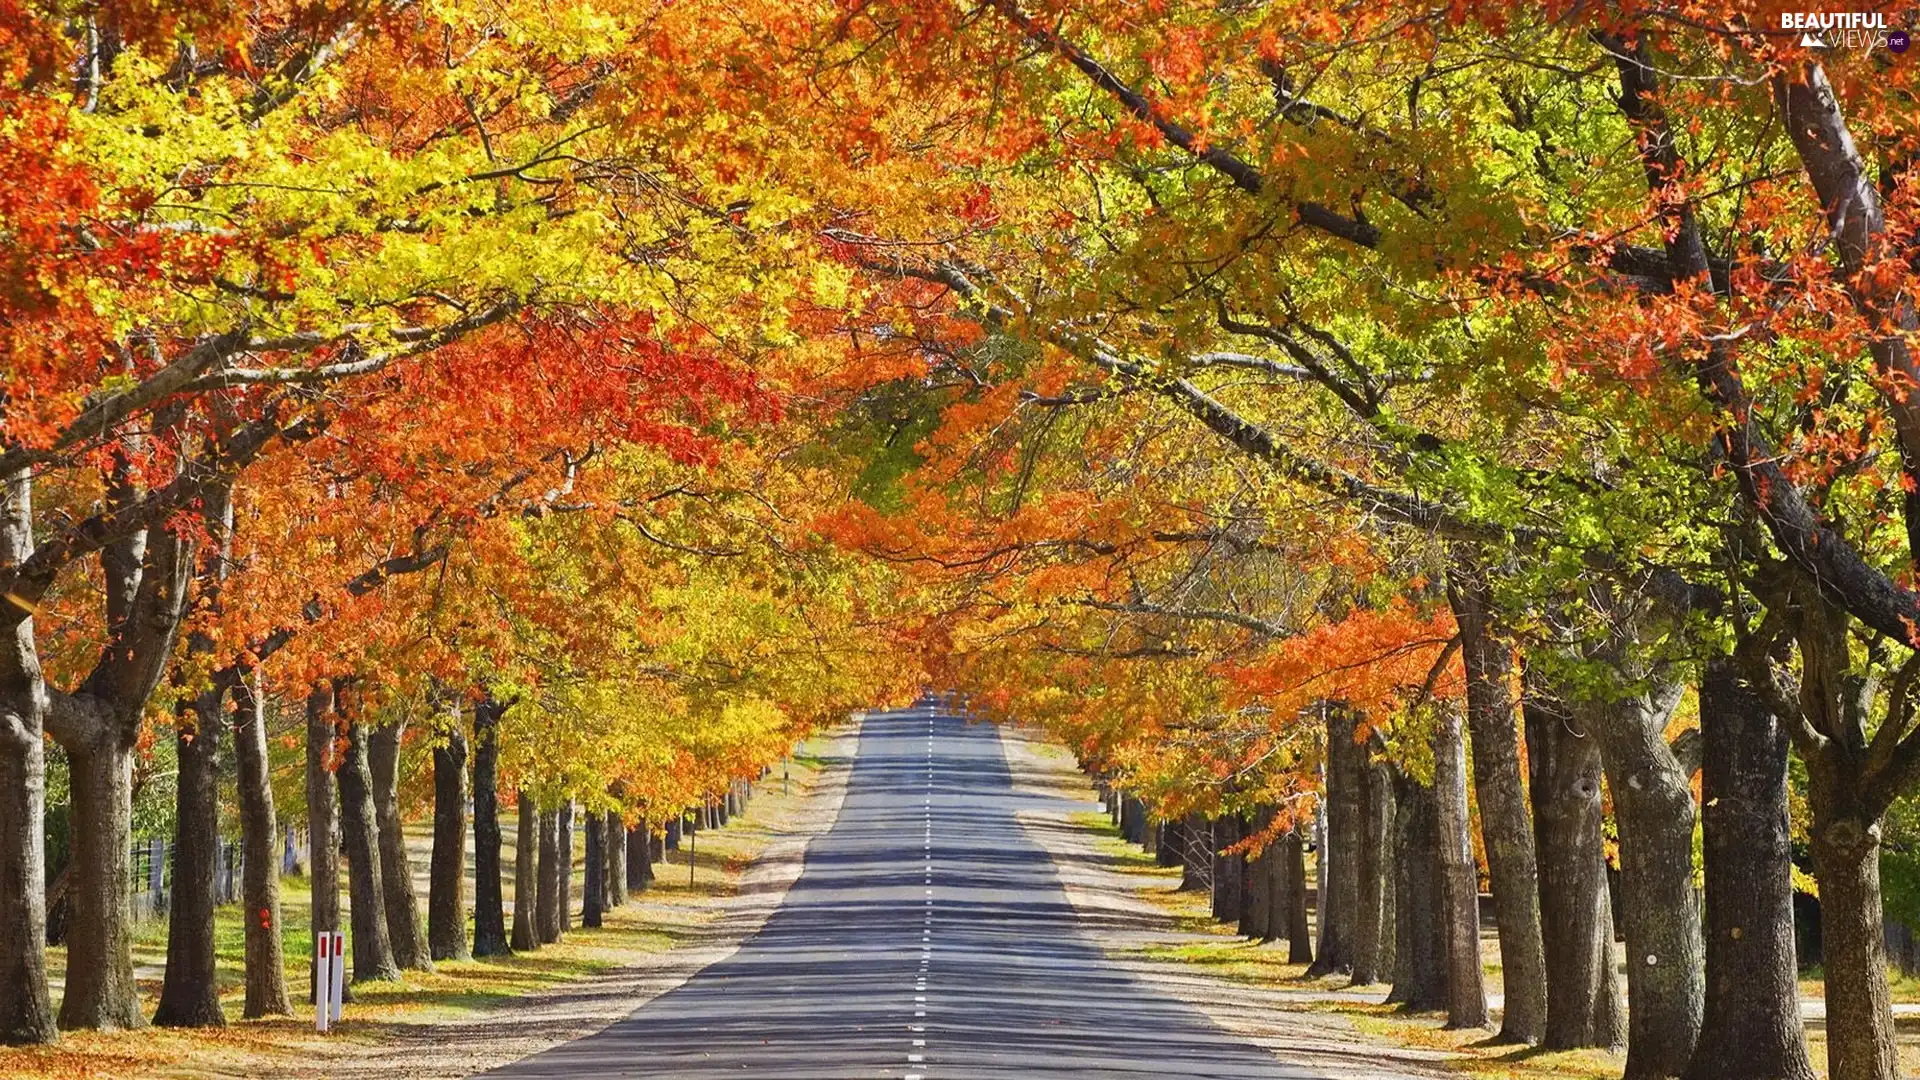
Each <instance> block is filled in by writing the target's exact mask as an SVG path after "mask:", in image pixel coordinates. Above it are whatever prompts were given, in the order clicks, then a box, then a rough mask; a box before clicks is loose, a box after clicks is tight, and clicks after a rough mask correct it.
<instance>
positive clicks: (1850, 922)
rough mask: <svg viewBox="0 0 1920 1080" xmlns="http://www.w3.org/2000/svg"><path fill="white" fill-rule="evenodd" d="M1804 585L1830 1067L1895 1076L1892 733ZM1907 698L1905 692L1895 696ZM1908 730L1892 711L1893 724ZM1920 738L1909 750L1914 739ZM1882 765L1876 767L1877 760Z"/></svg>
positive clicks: (1801, 620)
mask: <svg viewBox="0 0 1920 1080" xmlns="http://www.w3.org/2000/svg"><path fill="white" fill-rule="evenodd" d="M1800 586H1801V587H1800V588H1799V589H1797V590H1796V592H1797V593H1799V595H1797V596H1796V597H1795V599H1796V600H1797V601H1798V603H1797V605H1796V608H1797V610H1798V613H1799V614H1798V620H1797V621H1798V625H1797V627H1796V629H1795V634H1796V637H1797V639H1798V644H1799V649H1800V667H1801V679H1800V699H1799V705H1800V710H1801V713H1802V717H1803V720H1802V724H1801V725H1800V726H1801V728H1802V729H1803V730H1802V731H1801V733H1800V734H1799V735H1798V736H1797V738H1798V740H1799V743H1800V746H1799V749H1800V757H1801V760H1802V761H1804V762H1805V763H1806V766H1807V807H1808V809H1809V810H1810V811H1811V812H1812V817H1813V821H1812V824H1811V826H1810V827H1809V833H1810V835H1811V840H1812V847H1813V870H1814V877H1815V879H1816V880H1817V881H1818V882H1819V884H1820V949H1821V961H1822V966H1823V967H1824V969H1825V973H1826V991H1827V1075H1828V1076H1829V1077H1830V1078H1831V1080H1893V1078H1895V1077H1897V1076H1898V1075H1899V1056H1898V1052H1897V1049H1896V1044H1895V1041H1894V1027H1893V1002H1892V992H1891V989H1890V988H1889V986H1888V985H1887V949H1886V934H1885V930H1884V928H1883V926H1882V922H1881V895H1880V841H1881V819H1882V817H1883V816H1884V815H1885V814H1886V811H1887V806H1888V804H1889V803H1890V802H1891V801H1892V798H1891V796H1892V795H1894V794H1897V793H1898V790H1899V786H1898V785H1897V784H1894V785H1887V784H1884V783H1876V782H1873V781H1874V780H1875V779H1877V778H1881V777H1885V776H1886V775H1887V774H1888V773H1897V771H1898V770H1896V769H1892V768H1889V766H1888V763H1887V760H1886V759H1889V758H1891V757H1892V756H1894V751H1893V750H1892V748H1889V747H1887V746H1886V745H1885V742H1886V741H1887V740H1884V739H1881V738H1878V737H1876V738H1874V739H1872V740H1869V739H1868V738H1867V734H1866V729H1867V723H1868V714H1869V713H1870V711H1871V710H1872V708H1873V699H1874V697H1875V693H1874V687H1873V683H1872V681H1871V680H1869V679H1868V678H1867V677H1866V674H1865V673H1864V672H1862V671H1860V670H1859V669H1858V667H1857V666H1856V665H1855V663H1854V662H1853V660H1852V655H1851V653H1852V650H1851V642H1850V640H1849V638H1850V634H1849V632H1848V631H1849V621H1848V619H1847V617H1846V615H1845V614H1844V613H1843V612H1841V611H1839V610H1838V609H1837V608H1835V607H1833V606H1832V605H1831V604H1829V603H1827V602H1826V601H1825V600H1824V599H1823V598H1822V597H1821V595H1820V594H1819V592H1818V591H1817V590H1816V589H1814V588H1813V587H1811V585H1810V584H1808V583H1806V582H1804V581H1802V582H1800ZM1889 696H1892V697H1896V698H1897V697H1899V696H1901V695H1898V694H1895V695H1889ZM1889 726H1890V727H1893V728H1895V729H1899V728H1904V727H1906V726H1907V724H1906V723H1902V722H1896V721H1895V720H1894V719H1892V718H1888V719H1887V720H1885V721H1883V723H1882V729H1883V730H1884V729H1886V728H1887V727H1889ZM1912 738H1913V737H1912V736H1908V737H1907V739H1906V740H1903V742H1902V745H1901V748H1902V749H1908V750H1909V752H1910V747H1911V746H1912V743H1911V740H1912ZM1873 765H1878V767H1877V768H1872V767H1870V766H1873Z"/></svg>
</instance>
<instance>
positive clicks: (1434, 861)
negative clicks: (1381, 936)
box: [1387, 770, 1447, 1012]
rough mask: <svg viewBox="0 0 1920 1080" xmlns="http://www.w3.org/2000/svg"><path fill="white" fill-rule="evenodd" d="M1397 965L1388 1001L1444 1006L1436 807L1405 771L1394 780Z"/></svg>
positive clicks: (1425, 1008) (1417, 1007)
mask: <svg viewBox="0 0 1920 1080" xmlns="http://www.w3.org/2000/svg"><path fill="white" fill-rule="evenodd" d="M1396 771H1397V770H1396ZM1394 794H1395V802H1396V806H1395V810H1396V813H1395V815H1394V858H1393V862H1394V876H1395V879H1396V883H1397V886H1398V887H1397V890H1396V891H1397V892H1398V894H1399V895H1398V896H1396V897H1395V898H1394V936H1395V938H1396V939H1397V942H1396V946H1395V950H1394V952H1395V964H1394V978H1393V992H1392V993H1390V994H1388V995H1387V1000H1388V1001H1390V1002H1397V1003H1398V1004H1399V1005H1400V1007H1401V1008H1403V1009H1406V1010H1408V1011H1410V1012H1431V1011H1433V1010H1436V1009H1444V1008H1446V1007H1447V975H1446V956H1445V953H1446V950H1445V948H1444V944H1443V943H1444V941H1445V937H1444V934H1443V930H1442V927H1441V926H1440V925H1439V923H1438V920H1437V918H1436V916H1437V915H1438V913H1439V912H1440V911H1441V910H1442V909H1443V907H1444V903H1443V901H1442V899H1441V893H1440V882H1439V869H1440V853H1439V851H1438V850H1436V845H1437V844H1438V841H1439V823H1438V820H1437V819H1438V814H1439V808H1438V805H1437V802H1436V800H1435V798H1434V792H1433V789H1432V788H1430V787H1428V786H1426V785H1424V784H1422V783H1420V782H1419V781H1418V780H1415V779H1414V778H1412V777H1410V776H1406V775H1404V774H1401V775H1396V777H1395V780H1394Z"/></svg>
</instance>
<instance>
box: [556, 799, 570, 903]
mask: <svg viewBox="0 0 1920 1080" xmlns="http://www.w3.org/2000/svg"><path fill="white" fill-rule="evenodd" d="M558 814H559V817H558V824H557V825H556V826H555V827H556V828H557V829H558V830H559V832H560V899H559V910H560V932H561V933H563V934H564V933H566V932H567V931H569V930H571V929H573V800H572V799H571V798H569V799H566V800H565V801H563V802H561V804H560V809H559V811H558Z"/></svg>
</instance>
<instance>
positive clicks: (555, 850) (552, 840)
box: [534, 808, 566, 945]
mask: <svg viewBox="0 0 1920 1080" xmlns="http://www.w3.org/2000/svg"><path fill="white" fill-rule="evenodd" d="M565 877H566V875H565V874H563V873H562V872H561V870H560V811H559V809H558V808H555V809H552V810H542V811H540V893H539V896H538V898H537V900H536V902H535V908H534V929H535V930H536V931H537V932H538V933H539V935H540V943H541V944H542V945H550V944H552V943H553V942H556V941H559V940H560V932H561V930H562V929H564V927H563V926H562V924H561V922H560V908H561V905H562V904H563V903H564V901H563V900H562V899H561V896H562V894H561V892H560V882H561V881H562V880H563V879H564V878H565Z"/></svg>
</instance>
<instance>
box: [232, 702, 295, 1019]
mask: <svg viewBox="0 0 1920 1080" xmlns="http://www.w3.org/2000/svg"><path fill="white" fill-rule="evenodd" d="M258 679H259V674H258V673H257V672H246V673H244V674H242V675H241V676H240V677H239V679H238V681H237V682H236V683H235V685H234V690H233V697H234V700H233V758H234V764H235V774H236V776H235V793H236V795H237V796H238V798H237V801H238V803H239V805H240V848H241V852H242V867H241V881H240V894H241V909H242V915H243V917H244V919H245V920H246V930H245V934H246V940H245V946H244V947H245V951H246V972H245V975H244V978H245V982H246V998H245V1001H244V1003H243V1004H242V1006H241V1011H240V1015H241V1016H242V1017H244V1018H246V1019H248V1020H256V1019H259V1018H261V1017H264V1016H286V1015H288V1014H290V1013H292V1012H293V1003H292V1002H291V1001H289V1000H288V997H287V963H286V952H285V946H284V945H283V944H282V942H281V938H280V861H279V859H278V858H276V854H277V852H276V851H275V850H274V849H275V847H276V845H277V844H278V843H279V840H280V822H279V816H278V815H277V814H276V813H275V812H274V806H273V772H272V769H271V768H270V766H269V764H268V761H267V711H266V695H265V693H264V692H263V691H262V690H261V688H260V686H259V684H258V681H257V680H258Z"/></svg>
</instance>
